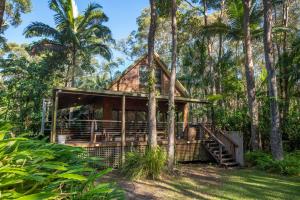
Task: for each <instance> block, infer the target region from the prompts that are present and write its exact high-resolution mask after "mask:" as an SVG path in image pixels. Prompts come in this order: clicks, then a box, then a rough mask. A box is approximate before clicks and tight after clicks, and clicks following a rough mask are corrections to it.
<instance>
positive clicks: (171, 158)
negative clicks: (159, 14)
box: [168, 0, 177, 170]
mask: <svg viewBox="0 0 300 200" xmlns="http://www.w3.org/2000/svg"><path fill="white" fill-rule="evenodd" d="M171 8H172V11H171V18H172V63H171V78H170V88H169V110H168V118H169V119H168V121H169V123H168V126H169V127H168V131H169V145H168V168H169V170H173V167H174V161H175V100H174V96H175V81H176V60H177V21H176V11H177V4H176V0H172V6H171Z"/></svg>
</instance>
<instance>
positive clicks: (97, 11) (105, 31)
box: [24, 0, 113, 86]
mask: <svg viewBox="0 0 300 200" xmlns="http://www.w3.org/2000/svg"><path fill="white" fill-rule="evenodd" d="M72 2H73V1H71V0H51V1H49V7H50V9H51V10H53V11H54V12H55V13H56V14H55V25H56V27H50V26H49V25H47V24H44V23H41V22H33V23H31V24H30V25H29V26H27V27H26V29H25V31H24V34H25V36H26V37H43V38H42V39H41V40H39V41H37V42H35V43H34V44H33V46H32V50H33V52H34V53H38V52H45V51H52V52H59V53H62V55H65V56H66V61H67V70H66V78H65V85H66V86H67V85H69V86H74V84H75V76H76V71H79V70H85V71H89V70H90V71H92V70H93V69H92V68H91V57H92V55H95V54H99V55H101V56H102V57H104V58H105V59H110V58H111V52H110V49H109V47H108V43H110V42H112V41H113V40H112V38H111V32H110V30H109V28H108V27H106V26H104V25H103V22H106V21H108V18H107V16H106V15H105V14H104V13H103V11H102V7H101V6H100V5H99V4H96V3H91V4H90V5H89V6H88V7H87V9H86V10H85V11H84V13H83V14H82V15H79V14H78V11H77V8H76V6H75V4H74V3H72ZM79 58H80V59H79Z"/></svg>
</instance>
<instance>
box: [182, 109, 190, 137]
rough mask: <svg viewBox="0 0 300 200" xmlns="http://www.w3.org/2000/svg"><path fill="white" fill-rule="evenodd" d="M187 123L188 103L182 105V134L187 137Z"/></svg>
mask: <svg viewBox="0 0 300 200" xmlns="http://www.w3.org/2000/svg"><path fill="white" fill-rule="evenodd" d="M188 123H189V103H186V104H184V107H183V133H184V135H186V136H187V133H188V125H189V124H188Z"/></svg>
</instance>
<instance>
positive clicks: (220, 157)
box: [219, 144, 222, 164]
mask: <svg viewBox="0 0 300 200" xmlns="http://www.w3.org/2000/svg"><path fill="white" fill-rule="evenodd" d="M219 159H220V164H222V145H221V144H219Z"/></svg>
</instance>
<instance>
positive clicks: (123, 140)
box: [121, 95, 126, 164]
mask: <svg viewBox="0 0 300 200" xmlns="http://www.w3.org/2000/svg"><path fill="white" fill-rule="evenodd" d="M125 104H126V100H125V95H123V96H122V129H121V131H122V132H121V148H122V149H121V155H122V164H124V162H125V145H126V136H125V134H126V133H125V132H126V127H125V126H126V124H125V120H126V119H125V112H126V111H125Z"/></svg>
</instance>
